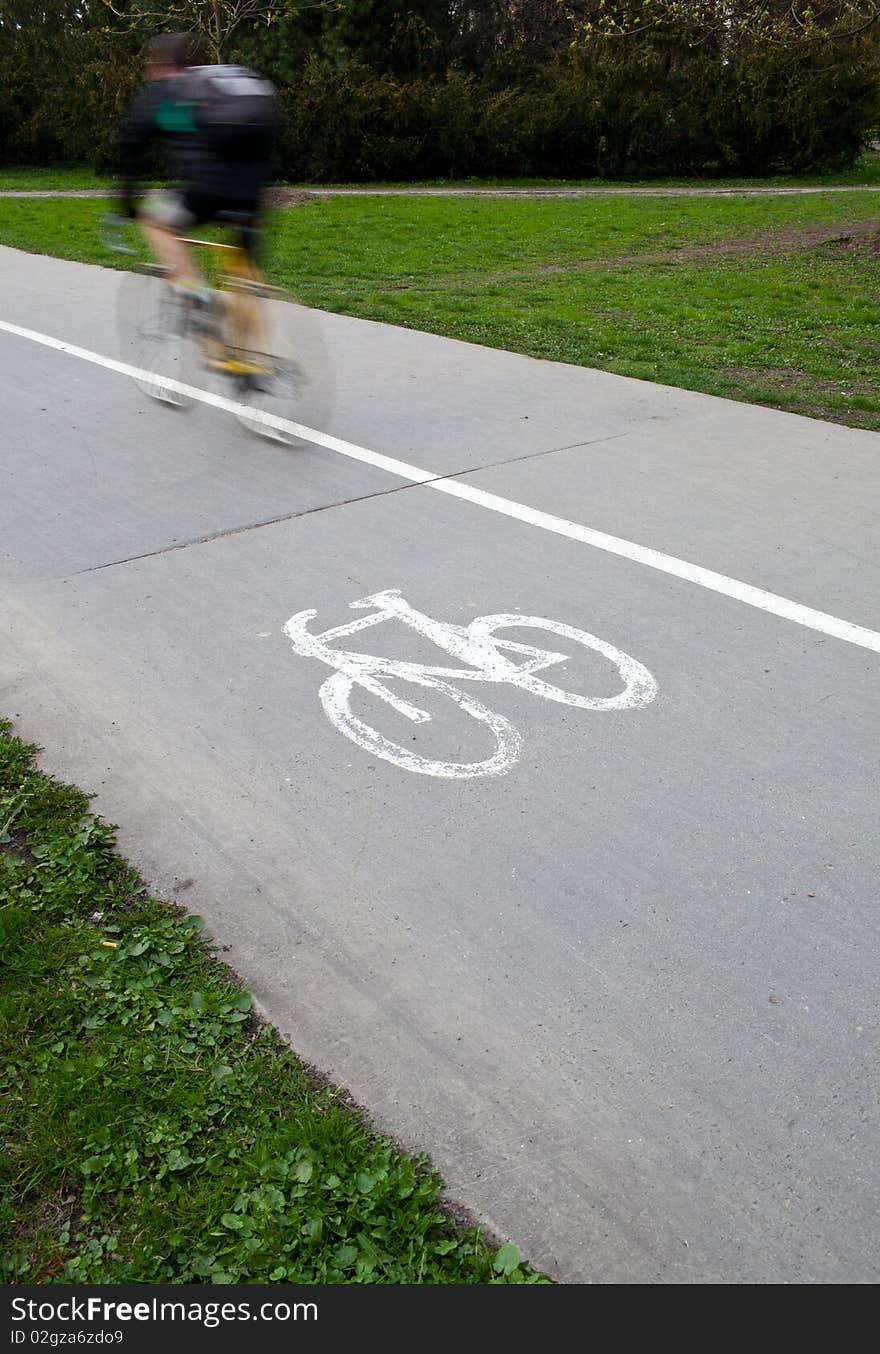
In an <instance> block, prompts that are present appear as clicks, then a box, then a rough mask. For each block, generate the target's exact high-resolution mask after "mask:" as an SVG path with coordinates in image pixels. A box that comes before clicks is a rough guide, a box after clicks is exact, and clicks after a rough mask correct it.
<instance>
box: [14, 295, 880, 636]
mask: <svg viewBox="0 0 880 1354" xmlns="http://www.w3.org/2000/svg"><path fill="white" fill-rule="evenodd" d="M0 331H3V332H5V333H7V334H12V335H14V336H15V337H17V338H23V339H27V340H28V341H29V342H31V343H39V344H41V345H42V346H43V347H45V348H52V349H54V350H55V351H56V352H61V353H66V354H67V355H68V356H70V357H77V358H79V359H80V360H81V361H84V362H91V363H92V364H94V365H95V366H98V367H103V368H104V369H105V370H107V371H112V372H116V373H117V374H119V375H122V376H128V377H130V378H132V379H134V380H145V379H146V380H152V381H153V382H154V384H156V385H160V386H162V387H163V388H165V389H166V390H168V391H169V392H170V393H173V394H179V395H185V396H187V397H188V398H189V399H191V400H195V401H197V402H199V403H201V404H207V405H210V406H212V407H213V408H215V409H222V410H225V411H226V412H228V413H231V414H245V415H248V416H250V417H253V414H254V410H253V409H252V408H250V407H248V406H247V405H243V404H239V403H238V402H237V401H235V400H230V399H227V398H226V397H225V396H223V395H214V394H212V393H211V392H210V391H207V390H202V389H200V388H199V387H198V386H190V385H185V384H184V383H183V382H180V381H174V380H172V379H170V378H167V377H158V376H156V375H154V374H153V373H151V372H148V371H144V370H143V369H142V368H139V367H132V366H130V365H129V364H128V363H126V362H119V361H116V360H115V359H114V358H111V357H104V356H103V355H102V354H100V353H94V352H91V351H90V350H89V349H88V348H80V347H78V346H77V345H76V344H73V343H65V342H64V341H63V340H61V339H56V338H52V337H51V336H50V335H49V334H41V333H39V332H37V331H36V330H34V329H25V328H23V327H22V326H21V325H17V324H10V323H9V322H8V321H6V320H0ZM263 421H264V422H265V424H266V425H267V426H268V427H273V428H277V429H278V430H279V431H281V432H286V433H290V434H292V435H293V436H294V437H297V438H299V439H300V440H302V441H304V442H311V443H313V444H314V445H315V446H319V447H324V448H326V450H328V451H334V452H336V453H337V454H338V455H341V456H347V457H349V458H350V459H351V460H355V461H360V462H362V463H363V464H364V465H371V466H375V467H376V469H378V470H385V471H387V472H388V474H390V475H396V476H398V478H400V479H403V480H407V481H408V482H409V483H410V484H420V485H422V486H423V487H424V488H426V489H433V490H435V491H436V492H437V493H440V494H448V495H449V496H450V497H452V498H459V499H463V500H464V501H465V502H467V503H473V504H475V505H476V506H477V507H480V508H485V509H487V510H488V511H489V512H495V513H498V514H500V515H501V516H503V517H511V518H513V519H514V520H515V521H518V522H524V523H526V524H527V525H528V526H533V527H538V528H540V529H541V530H542V531H549V532H552V533H553V534H554V535H557V536H565V537H567V538H568V539H569V540H572V541H578V542H580V543H581V544H582V545H589V546H592V547H593V548H594V549H596V550H604V551H606V553H608V554H611V555H618V556H620V558H622V559H628V560H631V561H632V562H633V563H635V564H643V565H645V566H646V567H647V568H649V569H656V570H657V571H658V572H659V573H665V574H669V575H670V576H671V577H673V578H680V579H682V580H683V581H684V582H686V583H694V584H696V585H697V586H698V587H701V588H706V589H707V590H708V591H710V592H716V593H719V594H720V595H721V596H723V597H730V598H731V599H732V600H733V601H736V602H742V603H744V604H745V605H746V606H751V607H754V608H755V609H756V610H758V611H765V612H767V613H768V614H770V615H771V616H778V617H779V618H780V619H781V620H786V621H792V622H793V623H794V624H795V625H802V626H804V627H805V628H806V629H808V630H815V631H817V632H818V633H819V634H823V635H829V636H831V638H833V639H840V640H843V641H844V642H845V643H847V644H856V645H858V646H859V647H860V648H862V649H869V650H871V651H872V652H874V653H880V632H878V631H876V630H869V629H867V628H866V627H865V626H863V625H856V624H854V623H853V622H852V621H846V620H843V619H842V618H841V617H839V616H832V615H830V614H829V613H828V612H826V611H817V610H816V609H815V608H814V607H810V606H805V605H804V604H803V603H801V602H795V601H793V600H792V599H791V598H788V597H781V596H779V595H778V594H777V593H773V592H767V591H766V590H765V589H764V588H757V587H754V586H752V584H750V583H742V582H740V581H739V580H738V579H735V578H728V576H727V575H726V574H720V573H716V572H715V570H714V569H704V568H702V566H701V565H699V564H692V563H691V562H690V561H689V560H683V559H677V558H676V557H675V556H674V555H665V554H663V553H662V551H659V550H652V549H651V548H650V546H644V545H639V544H637V543H636V542H635V541H628V540H625V539H624V538H623V537H620V536H611V535H609V534H608V533H607V532H604V531H596V530H594V528H592V527H586V526H582V525H581V524H580V523H579V522H569V521H567V520H566V519H565V518H564V517H555V516H554V515H553V514H552V513H548V512H542V511H541V510H540V509H538V508H531V507H529V506H528V504H526V503H517V502H516V501H515V500H514V499H510V498H503V497H501V496H500V495H499V494H492V493H489V492H488V491H486V490H484V489H477V488H474V487H473V486H472V485H469V484H463V483H460V482H459V481H458V480H455V479H448V478H444V477H443V476H442V475H440V474H438V473H437V472H435V471H432V470H425V469H423V468H422V467H420V466H416V465H411V464H410V463H409V462H407V461H399V460H396V459H395V458H394V457H392V456H383V455H382V454H381V453H380V452H376V451H371V450H370V449H369V448H368V447H361V446H358V445H357V443H354V442H346V441H344V440H343V439H342V438H339V437H332V436H331V435H330V434H329V433H322V432H320V431H319V430H318V429H316V428H307V427H305V426H304V425H303V424H300V423H294V422H292V421H291V420H290V419H284V418H278V417H277V416H275V415H271V414H266V415H263Z"/></svg>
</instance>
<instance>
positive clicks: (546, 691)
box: [284, 588, 657, 778]
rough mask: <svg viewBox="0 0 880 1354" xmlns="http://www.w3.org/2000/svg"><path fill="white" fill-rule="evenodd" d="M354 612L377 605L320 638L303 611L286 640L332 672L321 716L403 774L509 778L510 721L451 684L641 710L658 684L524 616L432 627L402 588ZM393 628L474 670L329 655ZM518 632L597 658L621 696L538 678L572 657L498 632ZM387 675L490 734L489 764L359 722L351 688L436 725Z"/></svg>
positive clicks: (629, 664)
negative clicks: (412, 744) (374, 631)
mask: <svg viewBox="0 0 880 1354" xmlns="http://www.w3.org/2000/svg"><path fill="white" fill-rule="evenodd" d="M349 607H350V609H351V610H355V611H358V610H365V609H367V608H371V607H375V608H377V609H376V610H375V611H373V612H372V613H371V614H370V615H368V616H362V617H360V618H359V619H357V620H354V621H349V622H348V623H347V624H346V625H338V626H335V627H333V628H332V629H330V630H325V631H323V632H322V633H321V634H314V633H313V632H312V631H310V630H309V628H308V623H309V621H310V620H312V619H313V618H314V617H315V616H316V615H317V612H316V611H314V610H307V611H299V612H297V613H296V615H294V616H291V618H290V620H289V621H288V622H287V624H286V625H285V626H284V633H285V634H286V635H287V637H288V639H289V640H290V641H291V643H292V644H293V647H294V650H295V652H296V653H298V654H301V655H302V656H303V657H306V658H316V659H318V660H319V661H320V662H322V663H326V664H327V665H328V666H329V667H332V668H335V669H336V671H335V672H334V673H333V674H332V675H331V676H330V677H327V678H326V679H325V681H324V682H323V684H322V685H321V688H320V690H319V697H320V700H321V704H322V706H323V707H324V712H325V713H326V715H327V717H328V718H329V719H330V721H331V723H332V724H333V725H334V726H335V727H336V728H337V729H338V730H339V732H340V733H342V734H344V735H345V737H346V738H350V739H351V740H352V742H354V743H357V744H358V746H360V747H362V748H363V749H364V750H365V751H367V752H370V753H372V754H373V755H374V756H376V757H381V758H382V759H383V760H384V761H389V762H393V763H394V764H395V765H397V766H400V767H402V768H403V769H404V770H407V771H415V772H418V773H419V774H421V775H431V776H449V777H454V778H468V777H473V776H497V775H503V774H504V772H505V771H507V770H508V769H509V768H510V766H511V765H512V764H513V762H514V761H515V760H516V758H517V756H518V755H519V750H520V745H521V739H520V735H519V732H518V731H517V729H516V728H515V727H514V726H513V724H511V722H510V720H509V719H507V718H506V717H505V716H504V715H499V714H497V713H495V712H494V711H493V710H490V709H489V708H488V707H487V706H485V705H484V704H483V703H482V701H479V700H476V699H475V698H474V697H472V696H470V695H467V694H465V693H464V692H462V691H459V690H458V688H457V687H456V686H454V685H453V681H467V682H503V683H506V684H507V685H509V686H513V687H517V688H518V689H519V690H521V691H527V692H529V693H530V694H531V695H533V696H540V697H542V698H543V699H545V700H550V701H555V702H557V703H559V704H562V705H571V706H576V707H578V708H580V709H582V710H627V709H635V708H638V707H640V706H645V705H649V704H650V703H651V701H653V699H654V697H655V696H656V695H657V683H656V682H655V680H654V678H653V677H652V676H651V673H650V672H649V671H648V669H647V668H646V667H644V666H643V665H642V664H641V663H639V662H638V661H637V660H636V659H635V658H632V657H630V655H629V654H626V653H623V651H622V650H620V649H616V648H614V646H613V645H611V644H608V643H607V642H606V641H605V640H603V639H599V638H598V637H597V636H596V635H591V634H589V633H588V632H587V631H586V630H579V629H577V628H576V627H575V626H572V625H566V624H564V623H563V622H562V621H551V620H545V619H544V618H543V617H540V616H521V615H520V614H519V613H518V612H499V613H498V614H496V615H490V616H477V617H476V618H475V619H474V620H472V621H471V622H470V624H469V625H466V626H463V625H454V624H451V623H448V622H444V621H435V620H432V619H431V617H430V616H426V615H425V614H424V613H423V612H421V611H417V610H416V609H415V607H413V606H411V605H410V604H409V602H407V600H406V599H405V598H404V597H403V596H402V595H401V593H400V590H399V589H398V588H388V589H386V590H385V591H383V592H377V593H373V594H372V595H371V596H369V597H364V598H362V599H361V600H360V601H357V602H350V603H349ZM388 620H398V621H402V622H403V623H404V624H405V625H406V626H408V627H409V628H410V629H412V630H415V631H416V632H417V633H418V634H421V635H422V636H424V637H425V638H426V639H428V640H430V641H432V642H433V643H434V644H436V645H437V646H438V647H439V648H441V649H445V650H446V652H447V653H448V654H450V655H451V656H452V657H453V658H456V659H458V660H460V661H463V662H465V663H467V664H469V665H470V666H468V667H463V668H462V667H442V666H440V667H438V666H432V665H428V664H424V663H411V662H405V661H401V660H398V659H390V658H380V657H379V656H378V655H374V654H363V653H356V652H352V651H350V650H347V649H334V648H331V645H330V641H333V640H338V639H342V638H345V637H347V636H349V635H354V634H358V633H359V632H360V631H361V630H366V629H369V628H370V627H372V626H374V625H380V624H382V622H384V621H388ZM514 627H516V628H517V629H523V628H527V629H538V630H545V631H549V632H550V633H551V634H552V635H554V636H560V637H562V638H564V639H567V640H569V641H573V642H575V643H577V644H579V645H581V646H583V647H584V648H587V649H592V650H593V651H594V652H596V653H599V654H601V655H602V657H603V658H605V659H607V660H609V661H610V662H611V664H612V665H613V666H614V667H615V668H616V669H617V671H618V674H619V676H620V677H621V678H622V679H623V689H622V690H621V691H618V692H617V693H616V694H615V695H612V696H583V695H579V694H578V693H577V692H573V691H567V690H565V688H563V687H561V686H557V685H555V684H554V683H552V682H549V681H546V680H545V679H544V678H542V677H539V676H537V674H538V673H539V672H541V671H543V670H544V669H546V668H549V667H551V666H553V665H554V664H556V663H564V662H566V661H567V658H568V655H566V654H564V653H557V652H556V651H551V650H549V649H541V648H536V647H534V646H533V645H530V644H522V643H520V642H519V641H518V640H512V639H504V638H501V637H499V636H498V635H497V633H496V632H497V631H499V630H503V629H510V628H514ZM502 650H504V651H505V652H502ZM508 655H512V657H510V656H508ZM514 660H516V661H514ZM382 677H384V678H392V679H395V680H398V681H405V682H412V683H413V684H414V685H415V686H418V687H421V688H423V689H428V690H433V691H436V692H438V693H439V694H440V695H442V696H445V697H447V698H448V699H449V700H451V701H453V702H454V703H455V704H456V705H457V706H458V707H459V708H460V709H461V710H463V711H464V713H465V714H466V715H469V716H470V717H471V718H472V719H474V720H476V721H477V722H478V723H480V724H483V725H485V726H486V727H487V728H488V729H489V730H490V731H491V733H492V735H493V737H494V739H495V744H496V747H495V751H494V753H493V754H492V756H490V757H488V758H485V759H484V760H482V761H479V762H451V761H440V760H435V759H433V758H427V757H422V756H420V755H419V754H418V753H416V752H413V751H412V750H411V749H409V748H406V747H402V746H401V745H400V744H399V743H394V742H393V741H392V740H391V739H389V738H386V737H385V735H384V734H382V733H380V732H378V731H377V730H376V729H374V728H372V726H371V725H369V724H366V723H365V722H364V721H363V720H362V719H359V718H358V716H357V715H355V714H354V712H353V711H352V708H351V698H352V694H353V692H354V689H355V687H360V688H361V689H362V690H363V691H366V692H369V693H370V694H371V695H373V696H376V697H378V698H379V700H381V701H383V702H384V703H385V704H386V705H389V706H391V707H392V709H394V710H396V711H397V712H398V714H401V715H403V716H404V718H405V719H408V720H410V721H411V722H412V723H414V724H422V723H426V722H427V721H429V720H430V719H431V718H432V716H431V715H430V714H429V713H428V712H427V711H426V710H423V709H422V708H421V707H420V706H417V705H413V704H411V703H410V702H409V701H408V700H405V699H402V698H401V697H400V696H398V695H396V694H395V693H394V692H393V691H392V690H390V689H389V687H387V686H386V685H385V684H384V683H383V682H382V681H380V680H377V679H378V678H382ZM450 679H452V680H450Z"/></svg>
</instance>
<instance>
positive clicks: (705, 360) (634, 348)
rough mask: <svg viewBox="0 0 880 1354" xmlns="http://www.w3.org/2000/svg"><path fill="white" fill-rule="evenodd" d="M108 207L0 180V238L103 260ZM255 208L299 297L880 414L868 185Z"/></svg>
mask: <svg viewBox="0 0 880 1354" xmlns="http://www.w3.org/2000/svg"><path fill="white" fill-rule="evenodd" d="M105 209H106V207H105V204H103V203H100V202H89V201H83V200H57V201H52V202H48V201H43V200H34V199H28V200H10V199H7V200H2V199H0V243H4V244H9V245H15V246H18V247H19V248H23V249H30V250H33V251H36V252H45V253H52V254H57V255H60V256H62V257H65V258H74V259H76V258H78V259H84V260H86V261H89V262H94V263H104V264H111V265H113V264H118V263H119V262H120V260H119V259H118V257H115V256H113V255H110V254H108V253H107V251H106V250H105V248H104V247H103V246H102V245H101V244H100V241H99V240H98V235H97V221H98V218H99V216H100V214H101V213H102V212H103V211H104V210H105ZM271 226H272V228H271V230H270V232H269V236H268V242H267V259H266V263H267V271H268V272H269V274H270V276H271V277H272V278H273V280H275V281H276V282H280V283H282V284H284V285H285V286H287V287H289V288H290V289H291V290H292V291H293V292H294V293H295V294H296V295H298V296H299V297H300V298H301V299H302V300H304V301H305V302H307V303H309V304H312V305H315V306H319V307H323V308H325V309H328V310H335V311H340V312H344V313H346V314H351V315H358V316H363V317H365V318H368V319H375V320H382V321H387V322H388V323H391V324H397V325H405V326H408V327H411V328H414V329H424V330H428V331H431V332H434V333H438V334H447V335H450V336H452V337H456V338H460V339H465V340H469V341H472V342H477V343H483V344H487V345H489V346H493V347H499V348H507V349H510V350H513V351H517V352H522V353H528V354H531V355H533V356H537V357H545V358H551V359H554V360H558V361H565V362H571V363H575V364H578V365H583V366H592V367H600V368H603V369H605V370H608V371H613V372H618V373H620V374H622V375H627V376H636V377H641V378H644V379H648V380H654V381H661V382H663V383H665V384H669V385H674V386H681V387H684V388H687V389H691V390H700V391H705V392H707V393H709V394H716V395H722V396H727V397H730V398H734V399H741V400H747V401H752V402H757V403H763V404H769V405H773V406H775V407H778V408H781V409H788V410H791V411H794V412H799V413H805V414H810V415H813V416H815V417H819V418H825V419H829V420H833V421H836V422H840V423H846V424H849V425H852V426H855V427H864V428H871V429H880V389H878V385H877V382H876V375H875V373H876V359H877V353H878V343H880V330H878V306H877V300H878V291H877V281H876V278H877V241H876V231H877V229H880V200H878V198H877V195H876V194H874V193H867V192H866V193H859V192H853V193H847V194H831V193H827V194H822V193H816V194H809V195H806V196H797V197H761V198H737V197H724V198H712V197H688V198H653V197H652V198H644V197H637V196H621V197H609V198H589V199H578V200H573V199H553V200H547V199H541V200H534V199H517V200H514V201H510V200H498V199H492V198H479V199H474V198H462V197H457V198H404V197H395V198H332V199H329V200H326V199H325V200H320V201H316V202H314V203H311V204H309V205H307V206H305V207H299V208H294V209H290V210H286V211H278V212H275V213H274V217H273V220H272V223H271Z"/></svg>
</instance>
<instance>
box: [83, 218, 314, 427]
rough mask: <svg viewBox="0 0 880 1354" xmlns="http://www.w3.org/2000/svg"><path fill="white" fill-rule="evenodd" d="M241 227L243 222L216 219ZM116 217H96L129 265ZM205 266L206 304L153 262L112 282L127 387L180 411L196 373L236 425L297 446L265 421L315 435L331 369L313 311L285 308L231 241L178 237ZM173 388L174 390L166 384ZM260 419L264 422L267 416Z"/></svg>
mask: <svg viewBox="0 0 880 1354" xmlns="http://www.w3.org/2000/svg"><path fill="white" fill-rule="evenodd" d="M217 220H218V223H219V224H221V225H225V226H229V227H232V228H234V229H240V228H241V226H242V225H244V224H245V220H246V218H244V217H242V216H240V215H239V214H237V213H233V212H227V213H222V214H220V215H219V216H218V218H217ZM126 224H128V223H127V221H126V220H125V219H124V218H119V217H105V218H104V223H103V234H102V239H103V242H104V244H105V246H106V247H107V248H108V249H110V250H112V251H113V252H114V253H117V254H123V255H127V256H129V257H137V255H138V251H137V250H136V249H135V248H133V247H132V246H130V245H127V244H125V243H123V240H122V237H121V231H122V228H123V227H124V226H125V225H126ZM183 243H184V244H186V245H188V246H189V247H190V248H193V249H196V250H199V251H201V252H202V253H203V254H204V255H206V256H207V259H208V270H207V273H206V276H207V277H208V279H209V281H210V282H211V284H212V285H211V289H210V294H209V299H208V300H207V302H202V303H200V301H199V299H198V298H197V297H195V296H190V295H188V294H187V293H185V292H183V291H181V290H179V289H176V288H174V287H172V286H171V285H170V283H169V280H168V277H167V273H166V270H165V269H164V268H163V267H162V266H161V265H160V264H158V263H143V262H139V263H136V264H134V265H133V266H131V267H130V269H129V270H128V271H127V272H126V273H125V274H124V276H123V281H122V283H121V284H120V290H119V299H118V329H119V339H120V344H121V346H122V349H123V352H124V354H125V355H126V356H127V357H129V358H131V364H132V365H133V366H134V367H135V368H136V369H137V373H138V374H137V375H135V377H134V380H135V384H136V385H137V386H138V387H139V388H140V389H141V390H143V391H144V393H145V394H147V395H149V396H150V397H151V399H155V400H158V401H159V402H160V403H163V404H168V405H173V406H177V407H178V408H187V407H188V406H189V405H190V404H191V403H192V396H191V395H189V394H188V393H187V392H186V390H181V389H180V388H179V387H180V386H184V387H193V386H195V385H197V383H198V378H199V373H200V371H201V372H204V373H206V374H207V376H208V379H209V383H210V385H211V386H212V387H213V388H215V389H216V388H217V386H218V383H219V391H218V393H221V394H223V395H225V396H226V397H227V398H229V399H230V400H232V401H233V402H234V403H235V405H236V406H237V407H236V409H235V411H234V412H235V417H236V418H237V420H238V422H239V423H240V424H242V426H243V427H245V428H247V429H248V430H249V431H251V432H256V433H258V434H260V435H261V436H263V437H267V438H269V439H271V440H273V441H278V442H283V443H287V444H290V443H292V442H294V441H296V434H295V432H293V431H292V430H289V429H285V428H283V427H279V426H278V424H277V423H276V422H275V421H274V420H276V419H283V420H285V421H287V422H291V421H292V422H295V423H299V424H302V423H309V424H311V425H313V426H314V425H316V426H318V427H320V426H321V425H322V423H323V422H324V420H325V418H326V416H327V412H328V407H329V398H330V385H331V382H330V368H329V363H328V360H327V354H326V351H325V347H324V343H323V340H322V337H321V333H320V325H319V321H318V318H317V312H315V311H313V310H310V309H308V308H307V307H305V306H301V305H298V304H296V303H295V302H293V301H292V300H291V299H289V298H288V296H287V294H286V293H285V292H284V291H283V290H282V289H281V288H279V287H275V286H271V285H270V284H269V283H267V282H265V281H264V279H263V278H262V277H261V276H260V274H259V272H258V271H257V269H256V267H255V265H254V264H253V263H252V261H251V260H250V258H249V257H248V255H247V253H246V252H245V250H244V249H243V248H242V246H241V245H240V244H239V243H237V242H236V243H228V242H226V241H217V240H206V239H202V238H200V237H193V238H186V239H184V240H183ZM169 382H173V383H174V384H169ZM267 416H268V417H267Z"/></svg>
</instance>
